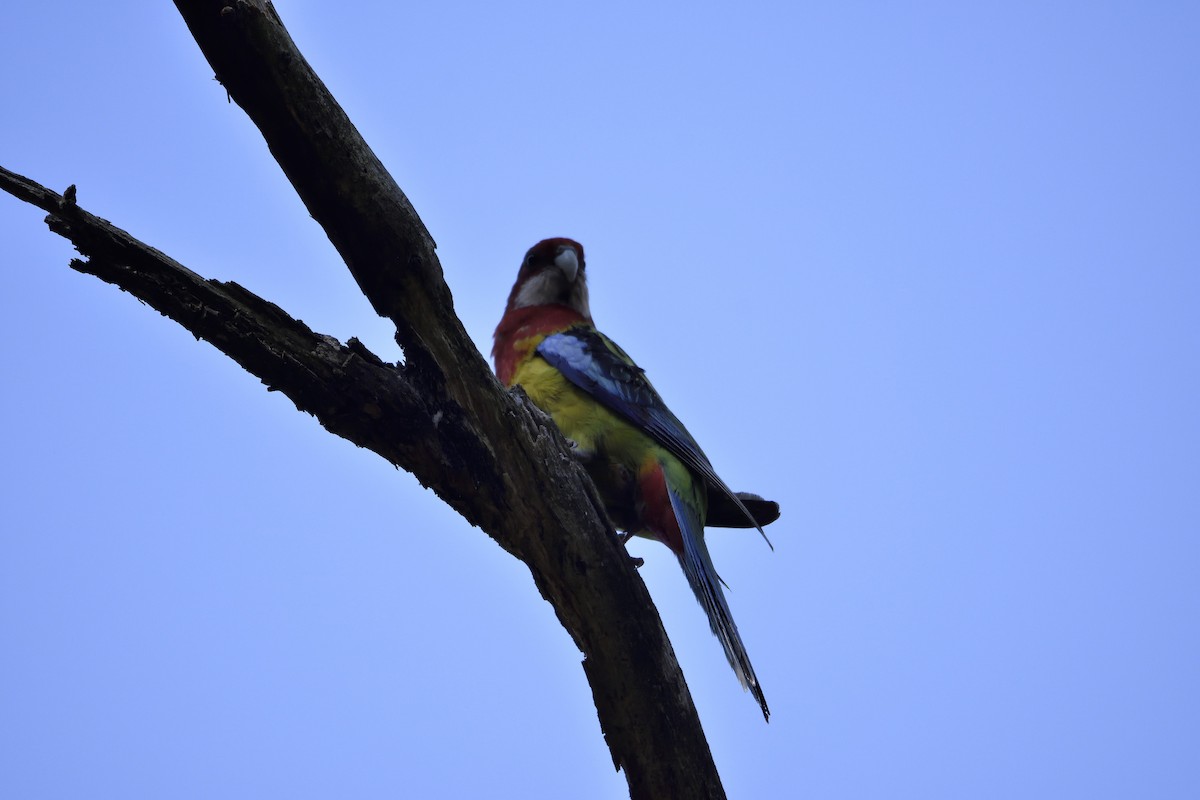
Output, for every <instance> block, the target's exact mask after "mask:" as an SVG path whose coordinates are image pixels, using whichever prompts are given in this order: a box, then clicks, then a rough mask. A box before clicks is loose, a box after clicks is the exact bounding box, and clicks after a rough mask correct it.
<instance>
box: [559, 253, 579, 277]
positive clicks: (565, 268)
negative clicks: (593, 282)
mask: <svg viewBox="0 0 1200 800" xmlns="http://www.w3.org/2000/svg"><path fill="white" fill-rule="evenodd" d="M554 266H556V267H558V268H559V269H560V270H562V274H563V275H566V276H567V280H568V281H569V282H570V283H574V282H575V278H576V276H577V275H579V255H578V254H577V253H576V252H575V248H574V247H564V248H563V249H562V251H561V252H560V253H559V254H558V255H556V256H555V257H554Z"/></svg>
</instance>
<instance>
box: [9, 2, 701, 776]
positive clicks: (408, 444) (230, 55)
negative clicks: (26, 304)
mask: <svg viewBox="0 0 1200 800" xmlns="http://www.w3.org/2000/svg"><path fill="white" fill-rule="evenodd" d="M176 6H177V7H178V9H179V11H180V13H181V14H182V15H183V17H184V20H185V21H186V22H187V24H188V27H189V28H190V29H191V31H192V34H193V36H194V37H195V39H196V41H197V43H198V44H199V45H200V47H201V50H202V51H203V52H204V54H205V57H206V58H207V59H208V60H209V63H210V64H211V65H212V66H213V69H214V71H215V72H216V74H217V77H218V79H219V80H220V81H221V82H222V84H223V85H224V86H225V88H226V90H227V91H228V92H229V94H230V96H231V97H232V99H233V100H234V101H235V102H237V103H238V105H239V106H241V107H242V108H243V109H244V110H245V111H246V112H247V114H248V115H249V116H250V117H251V119H252V120H253V121H254V122H255V124H256V125H257V126H258V127H259V129H260V131H261V132H262V134H263V136H264V138H265V140H266V142H267V144H268V147H269V148H270V150H271V152H272V154H273V155H274V156H275V157H276V160H277V161H279V163H280V165H281V166H282V167H283V169H284V172H285V173H286V174H287V175H288V178H289V179H290V180H291V181H292V183H293V185H294V186H295V187H296V190H297V192H298V193H299V195H300V196H301V198H302V200H303V201H304V203H305V205H306V206H307V207H308V209H309V211H310V212H311V213H312V215H313V217H314V218H315V219H316V220H317V222H318V223H320V224H321V225H322V227H323V228H324V229H325V231H326V233H327V235H328V236H329V238H330V240H331V241H332V242H333V244H334V245H335V247H337V249H338V251H339V253H340V254H341V255H342V257H343V258H344V259H345V261H346V263H347V265H348V266H349V268H350V271H351V273H352V274H353V276H354V277H355V279H356V280H357V281H358V283H359V286H360V287H361V288H362V290H363V292H364V294H366V296H367V297H368V299H370V301H371V303H372V305H373V306H374V307H375V309H376V310H377V311H378V312H379V313H380V314H382V315H384V316H387V317H389V318H390V319H391V320H393V322H394V323H395V325H396V331H397V333H396V339H397V341H398V342H399V343H400V345H401V346H402V347H403V348H404V352H405V364H404V366H402V367H401V366H394V365H390V364H385V363H383V362H381V361H380V360H379V359H378V358H376V357H375V356H374V355H373V354H371V353H369V352H368V351H367V350H366V349H365V348H363V347H362V346H361V345H359V344H357V343H356V342H354V341H353V340H351V342H350V344H349V345H345V346H343V345H341V344H340V343H338V342H337V341H336V340H334V339H332V338H331V337H327V336H322V335H320V334H316V333H313V332H312V331H311V330H309V329H308V328H307V327H306V326H305V325H303V323H301V322H299V321H297V320H294V319H292V318H291V317H289V316H288V315H287V314H285V313H284V312H283V311H282V310H281V309H279V308H278V307H276V306H275V305H273V304H271V303H269V302H267V301H265V300H263V299H262V298H259V297H257V296H255V295H253V294H252V293H250V292H248V291H246V290H245V289H243V288H241V287H240V286H238V285H237V284H234V283H221V282H217V281H210V280H205V279H203V278H202V277H200V276H199V275H196V274H195V273H193V272H191V271H189V270H187V269H186V268H184V267H182V266H181V265H179V264H177V263H176V262H174V261H172V260H171V259H169V258H167V257H166V256H164V255H163V254H162V253H160V252H158V251H156V250H154V249H153V248H150V247H148V246H147V245H145V244H142V243H141V242H138V241H137V240H136V239H134V238H133V237H131V236H129V234H127V233H125V232H124V231H121V230H119V229H117V228H115V227H113V226H111V225H110V224H108V223H107V222H105V221H104V220H101V219H99V218H97V217H95V216H93V215H91V214H89V213H88V212H86V211H84V210H83V209H81V208H79V207H78V206H77V205H76V204H75V202H74V197H73V192H72V191H71V190H68V192H67V195H66V196H65V197H60V196H59V195H57V194H55V193H54V192H50V191H49V190H46V189H44V188H43V187H40V186H38V185H37V184H36V183H33V182H32V181H28V180H27V179H24V178H21V177H20V176H17V175H14V174H13V173H9V172H6V171H0V187H3V188H5V189H6V190H8V191H9V192H11V193H12V194H14V195H16V196H18V197H20V198H22V199H24V200H26V201H28V202H31V203H33V204H35V205H38V206H39V207H41V208H43V209H45V210H46V211H48V212H49V213H50V216H49V217H48V218H47V222H48V224H49V225H50V227H51V229H52V230H54V231H55V232H57V233H59V234H61V235H63V236H65V237H67V238H69V239H70V240H71V241H72V242H73V243H74V244H75V245H76V247H77V249H78V250H79V251H80V252H81V253H82V254H83V255H84V256H85V257H86V260H82V261H81V260H74V261H72V263H71V266H72V267H74V268H75V269H78V270H80V271H82V272H87V273H90V274H94V275H96V276H98V277H100V278H101V279H103V280H106V281H108V282H110V283H114V284H115V285H117V286H119V287H121V288H122V289H125V290H126V291H129V292H130V293H131V294H133V295H134V296H136V297H138V298H139V299H141V300H143V301H144V302H146V303H148V304H150V305H151V306H153V307H154V308H156V309H158V310H159V311H160V312H162V313H163V314H165V315H167V316H169V317H171V318H172V319H174V320H176V321H177V322H179V323H180V324H181V325H183V326H184V327H186V328H187V329H188V330H190V331H191V332H192V333H194V334H195V335H197V336H198V337H201V338H204V339H206V340H207V341H209V342H211V343H212V344H213V345H214V346H216V347H218V348H219V349H220V350H222V352H225V353H226V354H228V355H229V356H230V357H231V358H233V359H234V360H236V361H237V362H238V363H239V364H241V365H242V366H243V367H244V368H246V369H247V370H248V371H249V372H251V373H253V374H254V375H256V376H257V377H259V378H260V379H262V380H263V382H264V383H266V384H267V386H268V387H269V388H271V389H277V390H279V391H282V392H284V393H285V394H287V396H288V397H289V398H291V399H292V400H293V401H294V402H295V403H296V405H297V407H298V408H300V409H301V410H304V411H307V412H309V413H312V414H313V415H315V416H316V417H317V418H318V419H319V420H320V422H321V424H322V425H324V426H325V427H326V428H327V429H328V430H330V431H331V432H333V433H336V434H338V435H339V436H343V437H345V438H346V439H349V440H350V441H352V442H355V443H356V444H359V445H360V446H363V447H367V448H369V449H371V450H372V451H374V452H376V453H378V454H380V455H381V456H383V457H384V458H386V459H388V460H389V461H390V462H392V463H393V464H396V465H398V466H401V467H403V468H404V469H406V470H409V471H411V472H412V473H413V474H414V475H415V476H416V477H417V478H418V480H420V481H421V482H422V483H423V484H425V485H426V486H429V487H431V488H433V490H434V491H435V492H437V493H438V495H439V496H440V497H441V498H442V499H443V500H445V501H446V502H447V503H449V504H450V505H451V506H452V507H453V508H455V509H456V510H457V511H458V512H459V513H461V514H462V515H463V516H464V517H465V518H466V519H467V520H468V521H470V522H471V523H472V524H474V525H478V526H479V527H481V528H482V529H484V530H485V531H486V532H487V533H488V534H489V535H490V536H492V538H494V539H495V540H496V541H497V542H498V543H499V544H500V545H501V546H502V547H504V549H505V550H507V551H508V552H510V553H512V554H514V555H515V556H517V557H518V558H520V559H521V560H522V561H523V562H524V563H525V564H527V565H528V566H529V569H530V572H531V573H532V575H533V578H534V581H535V583H536V584H537V586H538V589H539V591H540V592H541V593H542V595H543V596H544V597H545V598H546V599H547V600H549V601H550V603H551V604H552V605H553V606H554V609H555V612H556V614H557V615H558V618H559V620H560V621H561V622H562V624H563V626H564V627H565V628H566V629H567V631H568V632H569V633H570V634H571V636H572V638H573V639H574V641H575V643H576V644H577V645H578V646H579V648H580V650H581V651H582V652H583V653H584V664H583V665H584V671H585V673H586V675H587V678H588V681H589V682H590V684H591V686H592V693H593V698H594V700H595V703H596V708H597V712H598V715H599V719H600V724H601V728H602V730H603V732H604V735H605V739H606V741H607V743H608V746H609V749H610V751H611V753H612V756H613V762H614V764H615V765H616V766H617V767H618V768H621V769H624V770H625V774H626V778H627V780H628V782H629V786H630V793H631V796H632V797H633V798H639V799H640V798H665V797H686V798H706V797H708V798H719V797H724V792H723V790H722V788H721V784H720V779H719V777H718V775H717V772H716V767H715V765H714V764H713V762H712V756H711V754H710V752H709V749H708V744H707V742H706V741H705V739H704V735H703V732H702V730H701V728H700V723H699V719H698V717H697V715H696V710H695V707H694V705H693V703H692V700H691V696H690V694H689V693H688V690H687V685H686V683H685V682H684V679H683V676H682V674H681V672H680V670H679V666H678V663H677V662H676V660H675V656H674V652H673V650H672V648H671V645H670V642H669V641H668V640H667V637H666V634H665V632H664V631H663V628H662V623H661V621H660V620H659V619H658V615H657V613H656V612H655V610H654V607H653V604H652V603H651V601H650V597H649V594H648V593H647V591H646V588H645V585H644V584H643V583H642V581H641V579H640V578H639V577H638V576H637V574H636V571H635V570H633V569H632V568H631V567H630V563H629V558H628V556H627V555H626V554H625V551H624V549H623V548H622V547H621V546H620V544H619V543H618V541H617V540H616V537H615V536H614V534H613V531H612V529H611V526H610V525H609V524H608V522H607V520H606V519H605V517H604V514H603V511H602V510H601V506H600V503H599V501H598V498H597V497H596V494H595V490H594V488H593V487H592V486H591V484H590V482H589V481H588V480H587V478H586V476H585V474H584V473H583V470H582V468H581V467H580V466H579V465H578V464H577V463H576V462H575V460H574V459H573V458H572V457H571V455H570V452H569V450H568V448H567V446H566V444H565V442H564V441H563V440H562V437H561V436H560V435H559V434H558V432H557V430H556V429H555V428H554V427H553V425H552V424H551V423H549V421H548V420H547V419H546V418H545V417H543V416H542V415H541V414H540V412H538V411H537V410H536V409H534V408H532V406H531V405H530V404H529V403H528V402H527V401H524V400H523V398H521V397H520V396H519V395H512V394H509V393H508V392H505V391H504V390H503V389H502V387H501V386H500V385H499V383H498V382H497V381H496V380H495V379H494V378H493V377H492V375H491V371H490V370H489V369H488V367H487V364H486V363H485V362H484V361H483V359H482V358H481V357H480V355H479V353H478V351H477V350H476V349H475V347H474V345H473V344H472V343H471V340H470V339H469V338H468V337H467V335H466V332H465V330H464V329H463V327H462V324H461V323H460V322H459V320H458V319H457V317H456V316H455V314H454V311H453V304H452V299H451V295H450V291H449V289H448V287H447V286H446V284H445V281H444V279H443V276H442V271H441V266H440V264H439V263H438V261H437V258H436V256H435V254H434V247H435V245H434V243H433V240H432V239H431V238H430V236H429V234H428V232H427V231H426V230H425V226H424V225H423V224H422V223H421V221H420V219H419V217H417V215H416V212H415V211H414V210H413V209H412V207H411V205H410V204H409V202H408V200H407V198H405V196H404V194H403V193H402V192H401V191H400V189H399V187H398V186H396V184H395V182H394V181H393V180H392V178H391V176H390V175H389V174H388V173H387V171H386V170H385V169H384V168H383V166H382V164H381V163H380V162H379V161H378V159H377V158H376V157H375V155H374V154H373V153H372V152H371V150H370V149H369V148H368V147H367V145H366V143H365V142H364V141H363V140H362V138H361V136H359V134H358V132H357V131H356V130H355V129H354V127H353V125H352V124H351V123H350V121H349V119H348V118H347V117H346V115H345V113H344V112H343V111H342V110H341V108H340V107H339V106H338V105H337V103H336V101H335V100H334V99H333V97H332V96H331V95H330V94H329V92H328V90H327V89H326V88H325V87H324V85H323V84H322V83H321V81H320V80H319V79H318V78H317V76H316V75H315V74H314V73H313V72H312V70H311V69H310V68H309V66H308V64H307V63H306V62H305V60H304V58H303V57H302V56H301V54H300V53H299V51H298V50H297V49H296V47H295V45H294V43H293V42H292V41H291V38H290V37H289V36H288V34H287V31H286V30H285V29H284V28H283V25H282V23H281V22H280V20H279V17H278V15H277V14H276V13H275V10H274V8H273V7H272V6H271V5H270V3H267V2H265V0H236V2H234V0H228V4H227V0H176Z"/></svg>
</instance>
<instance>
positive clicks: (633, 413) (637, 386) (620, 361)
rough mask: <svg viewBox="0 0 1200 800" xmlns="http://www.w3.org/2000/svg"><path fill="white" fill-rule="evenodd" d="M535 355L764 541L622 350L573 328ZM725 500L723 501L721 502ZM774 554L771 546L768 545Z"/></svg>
mask: <svg viewBox="0 0 1200 800" xmlns="http://www.w3.org/2000/svg"><path fill="white" fill-rule="evenodd" d="M537 353H538V355H540V356H541V357H542V358H544V359H546V361H547V362H548V363H549V364H550V365H551V366H552V367H554V368H555V369H557V370H558V371H559V372H561V373H562V374H563V377H565V378H566V379H567V380H568V381H570V382H571V383H572V384H574V385H575V386H578V387H579V388H580V389H582V390H583V391H585V392H587V393H588V394H589V395H591V396H592V397H594V398H595V399H596V401H597V402H599V403H600V404H601V405H603V406H604V407H605V408H607V409H608V410H610V411H612V412H614V413H616V414H619V415H621V416H622V417H624V418H625V419H627V420H629V421H630V422H632V423H633V424H635V425H637V426H638V428H639V429H641V430H643V431H645V432H646V433H647V434H648V435H649V436H650V438H652V439H653V440H654V441H656V442H658V444H660V445H662V446H663V447H664V448H666V449H667V450H668V451H670V452H671V453H672V454H673V455H674V456H675V457H676V458H678V459H679V460H680V461H682V462H683V463H684V464H686V465H687V467H688V468H689V469H691V470H692V471H693V472H694V473H696V474H697V475H699V476H701V477H702V478H703V479H704V482H705V484H706V485H707V486H708V487H709V489H710V490H715V491H716V492H718V493H720V495H721V496H722V503H721V504H722V505H726V506H727V505H728V504H729V503H732V504H733V506H734V507H735V508H736V509H737V510H738V511H739V512H741V514H742V516H744V517H745V519H746V520H747V522H748V523H749V524H748V525H747V526H746V527H754V528H757V529H758V532H759V533H761V534H762V537H763V539H766V542H767V544H768V545H771V540H770V539H767V535H766V534H765V533H763V529H762V525H760V524H759V521H758V519H757V518H756V516H755V515H754V514H753V513H751V512H750V510H749V509H748V508H746V504H745V503H743V502H742V499H741V498H740V497H739V496H738V495H737V494H736V493H735V492H734V491H732V490H731V489H730V488H729V487H728V486H726V485H725V482H724V481H723V480H721V479H720V477H718V476H717V473H716V471H715V470H713V466H712V463H710V462H709V460H708V456H706V455H704V451H703V450H701V449H700V445H698V444H696V440H695V439H693V438H692V435H691V434H690V433H688V431H687V428H685V427H683V423H682V422H680V421H679V418H678V417H676V416H675V415H674V414H672V413H671V410H670V409H669V408H667V405H666V403H664V402H663V401H662V398H661V397H659V396H658V392H656V391H655V390H654V387H653V386H651V385H650V381H648V380H646V375H645V373H644V372H643V370H642V368H641V367H639V366H638V365H637V364H635V363H633V359H631V358H630V357H629V356H628V355H626V353H625V351H624V350H622V349H621V348H620V347H618V346H617V345H616V343H615V342H613V341H612V340H611V339H609V338H608V337H607V336H605V335H604V334H602V333H600V332H599V331H597V330H596V329H595V328H590V327H583V326H577V327H573V328H568V329H567V330H565V331H562V332H561V333H555V334H551V335H550V336H547V337H546V338H545V339H543V340H542V343H541V344H539V345H538V346H537ZM724 501H728V502H724ZM771 549H774V546H773V545H772V546H771Z"/></svg>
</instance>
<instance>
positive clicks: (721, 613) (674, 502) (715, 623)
mask: <svg viewBox="0 0 1200 800" xmlns="http://www.w3.org/2000/svg"><path fill="white" fill-rule="evenodd" d="M667 495H668V496H669V497H670V498H671V509H672V510H673V511H674V512H675V519H676V521H678V522H679V531H680V533H681V534H682V536H683V553H681V554H680V555H679V565H680V566H682V567H683V572H684V574H685V575H687V580H688V584H689V585H691V587H692V591H693V592H694V593H695V594H696V599H697V600H699V601H700V605H702V606H704V611H705V613H706V614H708V624H709V625H710V626H711V627H712V632H713V633H714V634H715V635H716V637H717V638H718V639H720V640H721V646H722V647H724V648H725V657H726V658H727V659H729V666H731V667H733V671H734V672H735V673H736V674H737V676H738V680H739V681H741V684H742V688H743V689H749V690H750V694H751V695H753V696H754V699H755V700H757V701H758V704H759V706H761V707H762V712H763V719H766V720H770V718H771V712H770V710H769V709H768V708H767V701H766V698H764V697H763V693H762V687H761V686H759V684H758V676H756V675H755V674H754V667H753V666H751V665H750V656H749V655H748V654H747V653H746V646H745V645H744V644H742V637H741V635H740V634H738V629H737V625H735V624H734V622H733V615H732V614H731V613H730V612H729V604H728V603H727V602H725V594H724V592H722V591H721V579H720V578H719V577H718V576H717V570H716V568H715V567H713V563H712V557H711V556H709V554H708V547H706V546H705V544H704V523H703V522H702V521H701V520H700V518H699V515H698V514H697V512H696V510H695V509H693V508H692V507H691V506H689V505H688V504H687V503H686V502H685V501H684V500H683V498H682V497H680V496H679V494H678V493H677V492H676V491H675V489H674V488H672V487H671V485H670V483H669V482H668V484H667Z"/></svg>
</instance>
